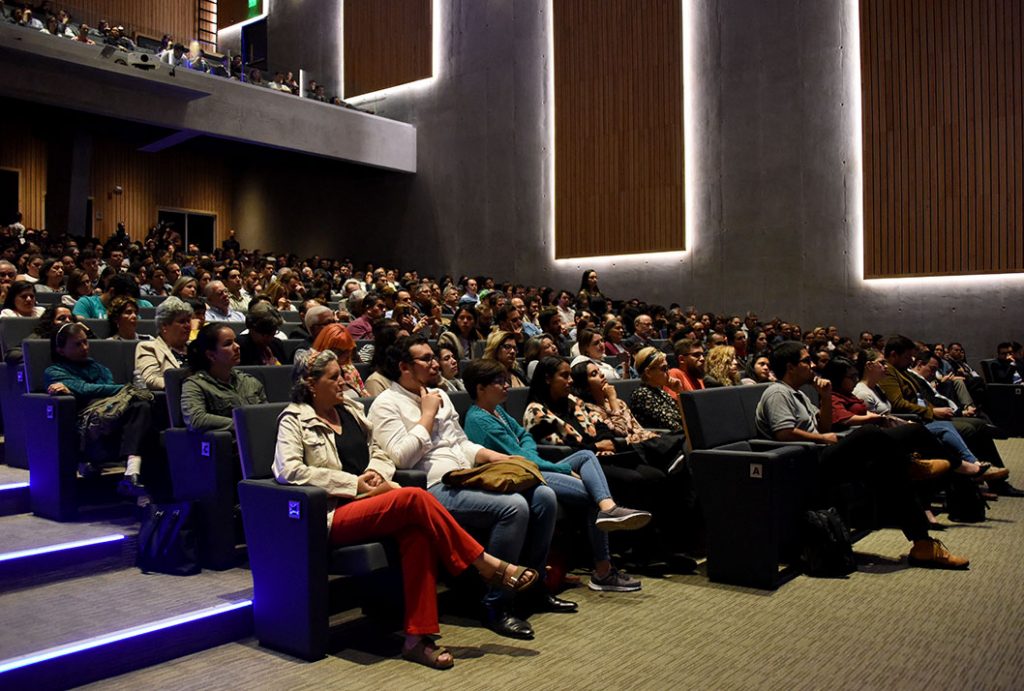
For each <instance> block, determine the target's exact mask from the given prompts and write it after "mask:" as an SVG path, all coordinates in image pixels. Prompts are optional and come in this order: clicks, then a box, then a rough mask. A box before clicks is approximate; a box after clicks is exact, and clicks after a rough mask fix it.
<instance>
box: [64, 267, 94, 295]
mask: <svg viewBox="0 0 1024 691" xmlns="http://www.w3.org/2000/svg"><path fill="white" fill-rule="evenodd" d="M67 291H68V295H70V296H71V297H73V298H80V297H82V296H83V295H92V279H91V278H90V277H89V274H87V273H86V272H84V271H82V270H81V269H75V270H74V271H72V272H71V273H70V274H69V275H68V285H67Z"/></svg>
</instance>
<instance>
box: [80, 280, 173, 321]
mask: <svg viewBox="0 0 1024 691" xmlns="http://www.w3.org/2000/svg"><path fill="white" fill-rule="evenodd" d="M118 297H131V298H135V301H136V302H137V303H138V304H139V307H152V306H153V303H151V302H150V301H149V300H140V299H139V284H138V283H137V282H136V281H135V277H134V276H132V275H131V274H127V273H119V274H114V275H113V276H111V277H110V280H109V281H107V289H106V291H104V292H103V293H102V294H101V295H83V296H82V297H80V298H78V301H77V302H75V306H74V308H73V309H72V310H71V311H72V312H73V313H74V314H75V316H76V317H82V318H84V319H106V318H107V308H108V307H110V303H112V302H113V301H114V298H118Z"/></svg>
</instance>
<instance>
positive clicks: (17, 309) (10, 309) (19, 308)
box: [0, 281, 45, 318]
mask: <svg viewBox="0 0 1024 691" xmlns="http://www.w3.org/2000/svg"><path fill="white" fill-rule="evenodd" d="M44 311H45V309H44V308H42V307H40V306H39V305H37V304H36V286H35V284H34V283H29V282H28V281H15V282H14V283H12V284H11V287H10V288H8V289H7V297H6V299H4V308H3V309H2V310H0V317H26V318H31V317H41V316H43V312H44Z"/></svg>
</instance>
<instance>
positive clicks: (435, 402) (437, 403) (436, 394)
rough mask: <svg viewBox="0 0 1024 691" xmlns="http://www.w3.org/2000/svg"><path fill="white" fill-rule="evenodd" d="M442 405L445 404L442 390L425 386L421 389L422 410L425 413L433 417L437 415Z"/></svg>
mask: <svg viewBox="0 0 1024 691" xmlns="http://www.w3.org/2000/svg"><path fill="white" fill-rule="evenodd" d="M442 405H444V399H443V398H441V392H440V391H437V390H434V391H431V390H429V389H427V387H425V386H424V387H422V388H421V389H420V412H421V413H422V414H423V415H429V416H431V417H433V416H435V415H437V411H438V410H440V409H441V406H442Z"/></svg>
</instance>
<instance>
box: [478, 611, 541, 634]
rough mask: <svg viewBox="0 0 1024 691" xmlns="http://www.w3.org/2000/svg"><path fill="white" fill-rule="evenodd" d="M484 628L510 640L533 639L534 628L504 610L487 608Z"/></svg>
mask: <svg viewBox="0 0 1024 691" xmlns="http://www.w3.org/2000/svg"><path fill="white" fill-rule="evenodd" d="M483 622H484V626H486V627H487V628H489V629H490V630H491V631H493V632H494V633H497V634H500V635H502V636H508V637H509V638H519V639H522V640H524V641H528V640H530V639H531V638H533V628H532V627H531V626H530V625H529V624H528V623H527V622H525V621H523V620H522V619H519V618H517V617H514V616H512V615H511V614H509V613H508V612H507V611H506V610H504V609H497V608H492V607H487V608H486V609H485V610H484V619H483Z"/></svg>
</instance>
